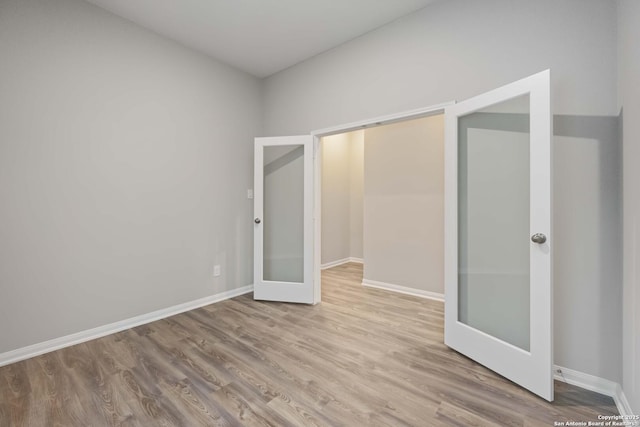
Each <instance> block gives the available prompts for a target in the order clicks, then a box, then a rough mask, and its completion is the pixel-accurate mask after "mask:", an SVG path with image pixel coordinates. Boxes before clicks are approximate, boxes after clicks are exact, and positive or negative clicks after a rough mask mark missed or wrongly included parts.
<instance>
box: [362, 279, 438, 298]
mask: <svg viewBox="0 0 640 427" xmlns="http://www.w3.org/2000/svg"><path fill="white" fill-rule="evenodd" d="M362 286H367V287H369V288H376V289H384V290H385V291H391V292H398V293H401V294H406V295H413V296H414V297H420V298H427V299H432V300H436V301H441V302H444V294H439V293H437V292H430V291H423V290H421V289H414V288H408V287H406V286H400V285H394V284H392V283H385V282H378V281H375V280H369V279H362Z"/></svg>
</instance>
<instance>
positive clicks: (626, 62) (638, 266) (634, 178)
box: [618, 0, 640, 414]
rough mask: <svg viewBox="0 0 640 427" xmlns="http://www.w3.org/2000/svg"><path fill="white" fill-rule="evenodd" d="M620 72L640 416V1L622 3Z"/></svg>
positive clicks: (628, 362)
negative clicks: (639, 23)
mask: <svg viewBox="0 0 640 427" xmlns="http://www.w3.org/2000/svg"><path fill="white" fill-rule="evenodd" d="M618 8H619V9H618V19H619V21H618V23H619V29H618V36H619V40H618V49H619V50H618V60H619V62H618V72H619V80H618V83H619V86H618V91H619V102H620V105H621V107H622V109H623V113H622V115H623V116H624V118H623V120H622V122H623V124H622V140H623V153H624V156H623V159H624V258H623V259H624V299H623V301H624V307H623V316H624V317H623V322H622V326H623V343H624V347H623V365H622V366H623V367H622V369H623V371H622V387H623V389H624V392H625V395H626V396H627V399H628V400H629V403H630V405H631V407H632V408H633V411H634V413H636V414H638V413H640V313H638V308H640V273H639V272H640V249H639V248H640V186H639V185H638V183H640V169H639V167H638V164H639V163H640V122H639V121H638V117H640V45H639V40H640V26H638V22H640V2H638V1H637V0H620V1H618Z"/></svg>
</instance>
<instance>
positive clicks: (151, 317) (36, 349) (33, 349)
mask: <svg viewBox="0 0 640 427" xmlns="http://www.w3.org/2000/svg"><path fill="white" fill-rule="evenodd" d="M252 291H253V285H247V286H243V287H242V288H238V289H232V290H230V291H225V292H221V293H219V294H215V295H210V296H208V297H204V298H200V299H197V300H194V301H189V302H185V303H182V304H178V305H174V306H172V307H167V308H163V309H161V310H156V311H152V312H151V313H147V314H142V315H140V316H135V317H131V318H129V319H125V320H120V321H118V322H114V323H110V324H108V325H104V326H98V327H97V328H92V329H87V330H85V331H81V332H77V333H75V334H71V335H66V336H64V337H60V338H54V339H52V340H48V341H44V342H41V343H37V344H33V345H29V346H27V347H22V348H18V349H16V350H11V351H8V352H6V353H2V354H0V366H5V365H9V364H11V363H15V362H19V361H21V360H25V359H29V358H32V357H35V356H40V355H41V354H45V353H49V352H51V351H55V350H59V349H61V348H65V347H70V346H72V345H76V344H80V343H83V342H86V341H90V340H94V339H96V338H101V337H104V336H106V335H110V334H115V333H116V332H120V331H124V330H125V329H130V328H134V327H136V326H140V325H144V324H146V323H150V322H154V321H156V320H160V319H164V318H165V317H170V316H174V315H176V314H180V313H184V312H185V311H189V310H194V309H196V308H200V307H204V306H205V305H209V304H213V303H216V302H220V301H224V300H226V299H230V298H233V297H237V296H240V295H244V294H246V293H249V292H252Z"/></svg>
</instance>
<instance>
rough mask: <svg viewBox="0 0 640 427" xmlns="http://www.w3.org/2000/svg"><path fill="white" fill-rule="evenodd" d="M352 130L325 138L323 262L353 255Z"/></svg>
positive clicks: (323, 146)
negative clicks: (350, 136)
mask: <svg viewBox="0 0 640 427" xmlns="http://www.w3.org/2000/svg"><path fill="white" fill-rule="evenodd" d="M349 140H350V138H349V134H348V133H341V134H338V135H332V136H327V137H325V138H322V143H321V145H320V147H321V149H322V184H321V187H322V195H321V198H322V205H321V207H322V213H321V215H322V227H321V229H322V237H321V239H322V256H321V258H322V261H321V262H322V264H326V263H330V262H334V261H339V260H342V259H345V258H349V257H350V256H351V240H350V237H351V186H350V183H349V181H350V177H351V161H350V160H351V159H350V157H351V156H350V141H349Z"/></svg>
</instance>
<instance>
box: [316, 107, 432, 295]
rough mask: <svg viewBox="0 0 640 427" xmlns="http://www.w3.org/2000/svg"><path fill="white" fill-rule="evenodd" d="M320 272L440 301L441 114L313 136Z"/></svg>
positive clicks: (366, 284)
mask: <svg viewBox="0 0 640 427" xmlns="http://www.w3.org/2000/svg"><path fill="white" fill-rule="evenodd" d="M317 156H319V157H320V159H321V160H320V168H321V174H320V175H321V196H320V197H321V215H320V228H321V256H320V258H321V268H322V269H326V268H330V267H335V266H338V265H341V264H345V263H348V262H356V263H362V264H363V278H362V284H363V285H364V286H369V287H375V288H382V289H386V290H390V291H395V292H401V293H405V294H410V295H414V296H419V297H426V298H431V299H436V300H439V301H443V300H444V115H443V114H442V113H437V112H435V113H434V114H429V115H426V116H423V117H418V118H409V119H406V120H398V121H394V122H393V123H384V124H382V123H381V124H377V123H376V125H375V126H369V127H366V128H364V129H358V130H352V131H349V132H345V133H337V134H334V135H329V136H325V137H322V138H320V143H319V151H318V152H317Z"/></svg>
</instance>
